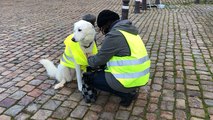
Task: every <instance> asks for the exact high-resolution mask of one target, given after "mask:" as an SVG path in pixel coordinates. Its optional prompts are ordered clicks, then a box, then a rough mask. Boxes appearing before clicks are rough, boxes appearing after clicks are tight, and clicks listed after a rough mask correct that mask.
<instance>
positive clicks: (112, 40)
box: [88, 32, 129, 67]
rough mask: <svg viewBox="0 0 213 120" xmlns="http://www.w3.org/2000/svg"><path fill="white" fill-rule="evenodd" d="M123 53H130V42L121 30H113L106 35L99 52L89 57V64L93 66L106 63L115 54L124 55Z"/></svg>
mask: <svg viewBox="0 0 213 120" xmlns="http://www.w3.org/2000/svg"><path fill="white" fill-rule="evenodd" d="M126 49H128V50H126ZM126 51H128V52H126ZM122 54H123V55H128V54H129V48H128V44H127V43H126V40H125V39H124V36H123V35H122V34H121V33H120V32H113V33H111V34H108V35H107V36H106V37H105V39H104V42H103V44H102V47H101V49H100V50H99V51H98V53H97V54H96V55H95V56H90V57H89V58H88V64H89V66H91V67H97V66H100V65H104V64H106V63H107V62H108V61H109V60H110V59H111V58H112V57H113V56H120V55H121V56H122Z"/></svg>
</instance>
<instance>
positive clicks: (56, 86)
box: [54, 83, 64, 89]
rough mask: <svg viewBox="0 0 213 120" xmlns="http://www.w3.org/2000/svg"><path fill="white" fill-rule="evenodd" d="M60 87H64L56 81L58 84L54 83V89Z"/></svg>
mask: <svg viewBox="0 0 213 120" xmlns="http://www.w3.org/2000/svg"><path fill="white" fill-rule="evenodd" d="M61 87H64V85H63V84H60V83H58V84H56V85H55V86H54V89H59V88H61Z"/></svg>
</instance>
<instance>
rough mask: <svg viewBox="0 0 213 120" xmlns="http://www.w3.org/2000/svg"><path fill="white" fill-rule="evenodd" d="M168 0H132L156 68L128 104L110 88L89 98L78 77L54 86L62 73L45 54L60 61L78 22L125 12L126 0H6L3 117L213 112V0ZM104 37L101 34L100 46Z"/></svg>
mask: <svg viewBox="0 0 213 120" xmlns="http://www.w3.org/2000/svg"><path fill="white" fill-rule="evenodd" d="M209 1H210V0H208V3H210V2H209ZM152 2H153V0H152ZM161 2H162V3H163V4H165V5H166V7H165V8H164V9H158V8H155V7H152V8H151V9H150V8H148V9H149V10H147V11H143V12H142V11H140V13H139V14H134V1H130V3H129V5H130V10H129V19H130V20H131V21H132V22H133V24H135V25H136V27H137V28H138V31H139V34H140V36H141V37H142V39H143V41H144V44H145V46H146V48H147V52H148V54H149V56H150V60H151V68H150V71H151V76H150V82H149V84H148V85H147V86H146V87H141V88H140V90H139V92H140V94H139V96H138V99H136V100H135V101H133V102H132V104H131V105H130V106H129V107H127V108H125V107H122V106H120V105H119V101H120V98H118V97H116V96H114V95H111V94H108V93H106V92H100V93H99V94H98V98H97V101H96V102H95V103H92V104H86V103H85V102H84V100H83V99H82V95H81V92H79V91H78V89H77V83H76V81H72V82H71V83H67V84H65V86H64V87H63V88H62V89H60V90H55V89H54V85H55V83H56V82H57V81H56V80H54V79H52V78H49V77H48V76H47V74H46V71H45V69H44V67H43V66H42V65H41V64H40V63H39V62H38V61H39V60H40V59H42V58H48V59H50V60H52V61H53V62H54V63H55V64H58V63H59V59H60V56H61V54H62V52H63V49H64V44H63V40H64V38H66V37H67V36H68V35H69V34H70V33H71V32H72V27H73V23H74V22H76V21H77V20H79V19H80V18H81V16H82V15H84V14H86V13H92V14H95V15H97V14H98V13H99V12H100V11H101V10H103V9H111V10H114V11H116V12H118V13H119V14H120V15H121V6H122V1H116V0H107V1H106V0H90V1H83V0H80V1H79V0H78V1H76V0H63V1H60V0H51V1H49V0H18V1H17V0H15V1H14V0H2V1H1V4H0V16H1V17H0V29H1V31H0V53H1V54H0V120H13V119H15V120H22V119H44V120H62V119H63V120H75V119H84V120H113V119H122V120H125V119H126V120H127V119H128V120H146V119H147V120H213V108H212V107H213V97H212V96H213V94H212V92H213V81H212V80H213V47H212V46H213V23H212V21H213V5H212V4H194V0H161ZM202 2H203V1H202ZM103 37H104V36H103V35H101V34H100V33H98V34H97V43H98V45H99V48H100V46H101V44H102V39H103Z"/></svg>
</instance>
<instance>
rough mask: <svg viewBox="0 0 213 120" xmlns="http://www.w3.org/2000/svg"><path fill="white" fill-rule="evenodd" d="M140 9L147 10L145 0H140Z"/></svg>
mask: <svg viewBox="0 0 213 120" xmlns="http://www.w3.org/2000/svg"><path fill="white" fill-rule="evenodd" d="M141 9H142V10H147V4H146V0H142V6H141Z"/></svg>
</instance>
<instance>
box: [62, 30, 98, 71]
mask: <svg viewBox="0 0 213 120" xmlns="http://www.w3.org/2000/svg"><path fill="white" fill-rule="evenodd" d="M73 36H74V34H71V35H69V36H68V37H67V38H66V39H65V40H64V44H65V50H64V53H63V56H62V58H61V60H60V64H62V65H64V66H66V67H69V68H75V64H74V62H73V61H74V60H75V62H76V63H77V64H79V65H80V66H81V70H83V71H86V67H87V66H88V62H87V57H86V55H85V54H84V52H83V50H82V49H81V46H80V43H79V42H73V41H72V38H73ZM97 52H98V50H97V46H96V44H94V45H93V49H92V54H93V55H94V54H96V53H97Z"/></svg>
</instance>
